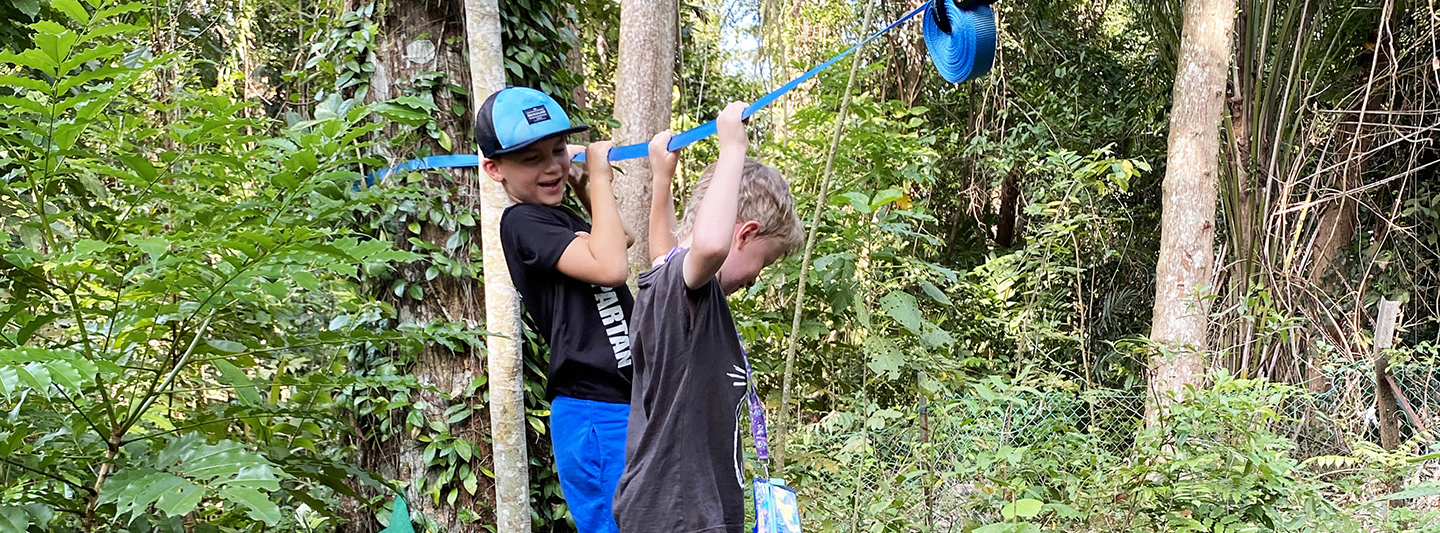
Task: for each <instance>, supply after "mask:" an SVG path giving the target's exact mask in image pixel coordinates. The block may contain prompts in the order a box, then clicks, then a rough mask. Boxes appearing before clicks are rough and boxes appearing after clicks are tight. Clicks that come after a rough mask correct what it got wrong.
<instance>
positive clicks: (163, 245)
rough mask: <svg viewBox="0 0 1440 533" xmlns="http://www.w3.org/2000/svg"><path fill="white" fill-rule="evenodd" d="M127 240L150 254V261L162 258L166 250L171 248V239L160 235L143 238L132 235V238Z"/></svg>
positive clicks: (146, 253)
mask: <svg viewBox="0 0 1440 533" xmlns="http://www.w3.org/2000/svg"><path fill="white" fill-rule="evenodd" d="M126 242H129V243H130V245H131V246H134V247H136V248H138V249H139V250H140V251H141V252H143V253H144V254H145V255H148V256H150V261H152V262H153V261H155V260H157V259H160V257H161V256H163V255H165V251H166V250H168V249H169V248H170V241H168V240H165V238H164V237H161V236H158V235H157V236H154V237H145V238H143V239H142V238H139V237H131V238H130V239H127V240H126Z"/></svg>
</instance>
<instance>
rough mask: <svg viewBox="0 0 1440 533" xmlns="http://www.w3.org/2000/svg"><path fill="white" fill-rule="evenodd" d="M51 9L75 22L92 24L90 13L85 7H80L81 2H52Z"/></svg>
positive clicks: (69, 0) (78, 0) (73, 0)
mask: <svg viewBox="0 0 1440 533" xmlns="http://www.w3.org/2000/svg"><path fill="white" fill-rule="evenodd" d="M50 7H52V8H54V9H55V10H56V11H59V12H61V13H64V14H65V16H67V17H70V18H72V19H74V20H75V22H79V23H81V24H89V23H90V13H88V12H86V11H85V6H83V5H80V0H51V1H50Z"/></svg>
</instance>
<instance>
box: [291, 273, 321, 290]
mask: <svg viewBox="0 0 1440 533" xmlns="http://www.w3.org/2000/svg"><path fill="white" fill-rule="evenodd" d="M290 278H291V279H293V280H295V283H296V284H298V285H300V286H301V287H304V288H305V289H307V290H312V291H313V290H318V289H320V279H319V278H316V277H315V275H314V274H311V273H309V272H307V271H304V270H296V271H294V272H291V273H290Z"/></svg>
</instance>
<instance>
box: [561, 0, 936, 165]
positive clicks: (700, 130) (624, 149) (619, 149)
mask: <svg viewBox="0 0 1440 533" xmlns="http://www.w3.org/2000/svg"><path fill="white" fill-rule="evenodd" d="M929 8H930V2H925V3H924V4H923V5H921V6H920V7H917V8H915V9H914V10H913V11H911V12H909V13H906V14H905V16H903V17H900V19H899V20H896V21H895V22H891V23H890V25H889V26H886V27H885V28H884V29H882V30H880V31H877V32H875V33H872V34H870V36H869V37H866V38H865V39H864V40H862V41H860V42H858V43H855V45H854V46H851V47H850V48H848V49H846V50H845V51H844V52H840V55H837V56H835V57H832V58H830V60H829V61H826V62H824V63H821V64H819V65H816V66H815V68H812V69H810V70H808V71H805V73H804V74H801V75H799V76H797V77H796V78H795V79H793V80H790V81H789V82H787V83H786V84H785V85H781V86H780V88H778V89H775V90H773V91H770V93H769V94H766V95H765V96H761V97H760V98H759V99H758V100H755V101H754V102H753V103H751V104H750V107H747V108H745V113H744V114H742V115H741V116H742V117H743V118H750V117H751V116H752V115H754V114H755V112H756V111H759V110H761V109H764V108H765V106H767V105H770V104H771V103H772V102H774V101H775V100H778V99H779V98H780V97H781V96H784V95H785V93H788V92H790V91H791V90H793V89H795V88H796V87H799V86H800V84H802V83H805V82H806V81H809V80H810V78H813V77H815V75H816V74H819V73H820V71H822V70H825V69H827V68H830V66H831V65H834V64H835V63H836V62H838V61H840V60H841V59H845V56H848V55H850V54H852V53H854V52H855V51H856V50H859V49H860V47H862V46H865V44H866V43H869V42H870V41H873V40H875V38H876V37H879V36H881V35H882V34H884V33H885V32H887V31H890V30H893V29H895V28H896V27H898V26H900V25H901V24H904V23H905V22H906V21H908V20H910V19H912V18H915V15H919V14H921V13H923V12H925V10H926V9H929ZM715 131H716V127H715V121H714V120H711V121H710V122H706V123H704V124H701V125H699V126H695V127H694V128H690V129H688V130H686V131H683V132H681V133H680V134H679V135H676V136H674V137H671V138H670V144H669V145H668V146H666V148H668V149H669V150H670V151H671V152H674V151H676V150H679V149H681V148H684V147H686V146H690V145H692V144H695V142H696V141H699V140H700V139H704V138H706V137H709V136H711V135H714V134H715ZM641 157H650V145H649V144H648V143H636V144H627V145H625V146H616V147H615V148H612V149H610V160H611V161H620V160H624V159H638V158H641ZM575 160H576V161H584V160H585V154H580V155H579V156H578V157H576V158H575Z"/></svg>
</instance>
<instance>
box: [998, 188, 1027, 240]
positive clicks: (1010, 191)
mask: <svg viewBox="0 0 1440 533" xmlns="http://www.w3.org/2000/svg"><path fill="white" fill-rule="evenodd" d="M1020 173H1021V170H1019V169H1013V170H1011V171H1010V172H1008V173H1006V174H1005V179H1004V181H1002V182H1001V183H1000V215H999V217H998V218H997V219H996V220H995V244H998V245H1000V246H1002V247H1005V248H1009V247H1011V246H1014V245H1015V223H1016V222H1017V221H1018V220H1019V213H1020Z"/></svg>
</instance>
